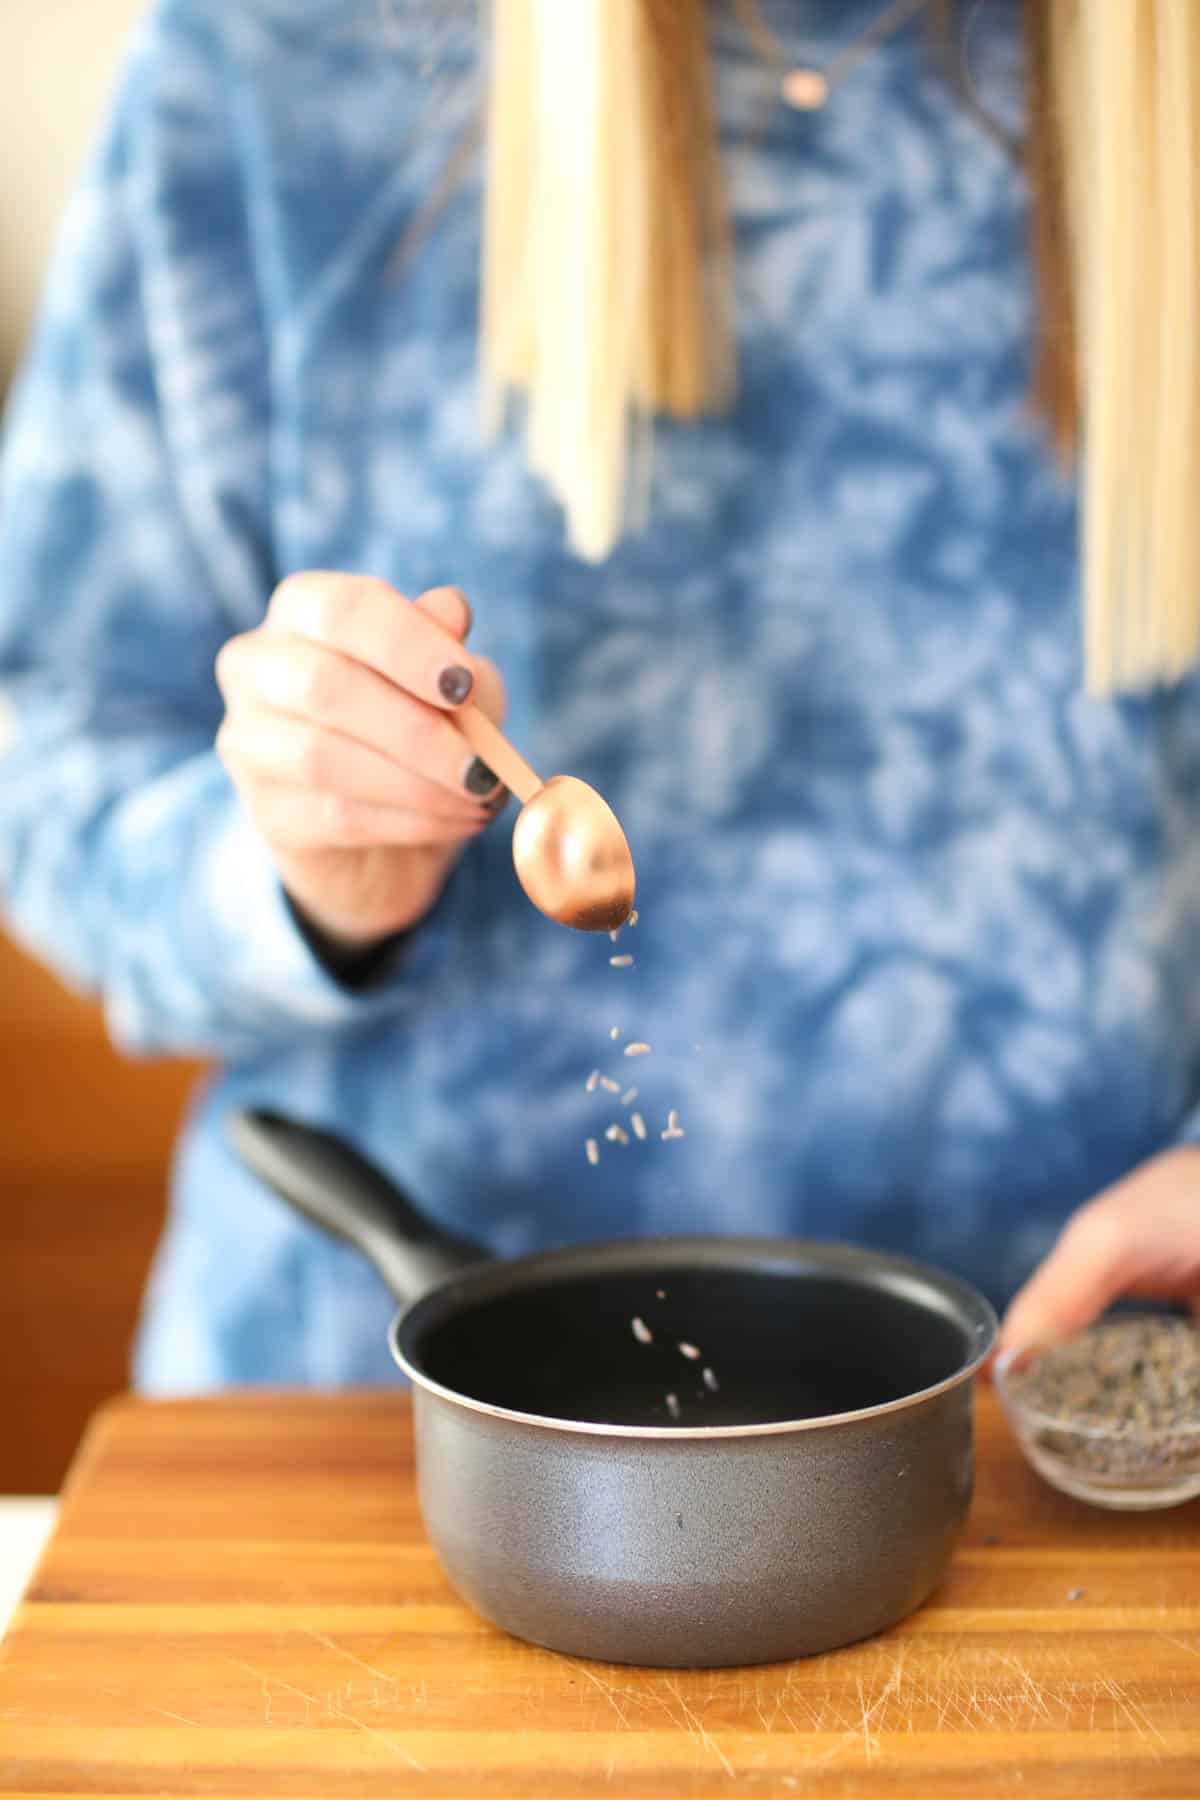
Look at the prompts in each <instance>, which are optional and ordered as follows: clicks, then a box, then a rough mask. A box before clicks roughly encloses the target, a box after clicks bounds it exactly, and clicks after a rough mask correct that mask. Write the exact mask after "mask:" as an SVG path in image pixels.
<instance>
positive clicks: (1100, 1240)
mask: <svg viewBox="0 0 1200 1800" xmlns="http://www.w3.org/2000/svg"><path fill="white" fill-rule="evenodd" d="M1133 1251H1134V1246H1133V1244H1132V1242H1130V1240H1129V1236H1128V1233H1127V1232H1126V1229H1125V1224H1124V1220H1123V1218H1122V1215H1121V1213H1120V1211H1119V1209H1117V1208H1115V1207H1113V1206H1112V1205H1110V1204H1106V1202H1105V1201H1104V1200H1094V1201H1093V1202H1092V1203H1091V1204H1090V1205H1089V1206H1085V1207H1083V1208H1081V1210H1080V1211H1079V1212H1077V1213H1076V1214H1075V1215H1074V1216H1073V1218H1071V1219H1070V1220H1069V1221H1068V1223H1067V1225H1066V1227H1065V1229H1064V1230H1063V1231H1062V1233H1061V1234H1060V1236H1059V1238H1058V1241H1057V1243H1056V1244H1055V1245H1054V1248H1053V1249H1052V1250H1051V1252H1050V1254H1049V1256H1048V1257H1047V1258H1046V1260H1045V1262H1043V1263H1042V1265H1041V1267H1040V1268H1038V1269H1036V1270H1035V1271H1034V1273H1033V1275H1032V1276H1031V1277H1030V1278H1029V1280H1028V1281H1027V1282H1026V1283H1025V1286H1024V1287H1023V1288H1022V1289H1021V1290H1020V1292H1019V1293H1018V1294H1017V1295H1016V1297H1015V1299H1014V1300H1013V1302H1012V1304H1011V1305H1010V1307H1009V1309H1008V1311H1007V1313H1006V1314H1005V1316H1004V1323H1003V1325H1002V1327H1001V1330H1000V1338H999V1343H998V1350H999V1353H1000V1355H1001V1356H1005V1355H1009V1356H1012V1355H1016V1354H1017V1353H1019V1352H1020V1351H1023V1350H1031V1349H1034V1348H1035V1347H1040V1346H1041V1345H1044V1344H1050V1343H1054V1342H1055V1341H1056V1340H1057V1339H1059V1338H1064V1337H1069V1336H1070V1334H1071V1333H1072V1332H1074V1331H1082V1330H1083V1328H1084V1326H1085V1325H1090V1324H1091V1322H1092V1320H1093V1319H1095V1318H1098V1317H1099V1315H1100V1314H1101V1313H1102V1312H1103V1311H1104V1309H1105V1307H1106V1306H1109V1305H1110V1304H1111V1303H1112V1301H1114V1300H1115V1299H1116V1298H1117V1296H1118V1295H1119V1294H1120V1293H1122V1292H1123V1291H1124V1289H1125V1287H1126V1285H1127V1281H1128V1278H1129V1276H1130V1275H1131V1273H1132V1256H1133Z"/></svg>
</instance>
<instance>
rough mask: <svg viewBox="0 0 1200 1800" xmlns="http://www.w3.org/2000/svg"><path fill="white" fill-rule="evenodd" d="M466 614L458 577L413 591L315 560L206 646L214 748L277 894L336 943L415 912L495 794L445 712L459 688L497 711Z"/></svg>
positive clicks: (399, 924)
mask: <svg viewBox="0 0 1200 1800" xmlns="http://www.w3.org/2000/svg"><path fill="white" fill-rule="evenodd" d="M470 625H471V609H470V607H469V606H468V604H467V602H466V600H465V598H464V597H463V595H462V594H460V593H459V592H458V590H457V589H456V588H436V589H433V590H432V591H431V592H429V593H427V594H423V595H422V596H421V598H420V599H419V600H417V601H416V602H415V603H413V604H411V605H410V604H409V602H408V601H407V600H405V599H404V598H403V596H402V595H400V594H398V593H397V592H396V591H395V590H394V589H393V588H390V587H389V586H388V585H387V583H386V582H383V581H375V580H372V579H371V578H369V577H367V576H359V575H337V574H326V573H323V572H320V571H312V572H309V573H306V574H302V575H292V576H289V577H288V579H287V580H286V581H284V582H282V583H281V584H280V586H279V587H278V588H277V589H276V591H275V593H274V595H273V596H272V599H271V604H270V607H269V609H268V611H267V616H266V618H265V620H264V621H263V623H262V624H261V625H260V626H259V627H258V629H257V630H255V631H249V632H246V633H245V635H244V636H241V637H235V638H231V639H230V640H229V642H228V643H227V644H225V645H224V647H223V648H222V650H221V652H220V655H219V656H218V658H217V681H218V683H219V685H220V689H221V693H222V695H223V696H224V699H225V709H226V710H225V719H224V722H223V724H222V726H221V729H220V731H219V733H218V735H217V750H218V752H219V754H220V756H221V758H222V759H223V761H224V763H225V765H226V767H227V768H228V770H229V773H230V775H231V776H232V778H233V781H234V785H235V786H236V788H237V790H238V793H239V794H240V795H241V798H242V800H243V802H244V804H245V806H246V807H247V809H248V811H249V812H250V814H251V816H252V818H253V819H254V822H255V824H256V825H257V826H258V829H259V831H260V832H261V833H262V835H263V837H264V838H265V839H266V841H267V844H268V845H269V847H270V850H271V854H272V856H273V857H274V860H275V865H276V867H277V868H278V870H279V874H280V878H281V880H282V881H283V884H284V886H285V887H286V888H287V890H288V892H289V894H290V895H291V896H292V898H293V900H295V901H296V902H297V904H298V905H299V906H300V907H301V908H302V909H303V911H304V913H305V914H306V915H307V917H308V918H309V919H310V920H311V921H312V922H313V924H314V925H316V926H317V927H318V929H319V930H321V931H322V932H323V933H324V934H325V935H326V936H327V937H329V938H330V939H331V940H333V942H335V943H337V944H339V945H344V946H346V947H347V948H354V947H356V946H359V945H367V944H370V943H372V942H374V941H375V940H377V939H379V938H382V937H385V936H387V935H388V934H389V933H391V932H394V931H400V930H403V929H404V928H405V927H407V926H410V925H413V924H415V923H416V921H417V920H418V919H420V918H421V917H422V916H423V915H424V914H425V913H426V912H427V911H428V910H429V908H430V906H431V905H432V904H433V902H434V900H435V899H436V898H437V896H438V894H439V893H440V891H441V888H442V885H443V883H444V881H445V879H446V876H447V874H448V873H449V871H450V868H451V865H452V863H453V862H454V859H455V857H456V855H457V854H458V852H459V851H460V850H461V848H462V846H463V845H464V844H465V843H466V842H467V841H468V840H469V839H470V838H472V837H474V836H475V835H476V834H477V833H478V832H480V831H482V830H483V828H484V826H485V825H487V824H488V823H489V821H490V820H491V819H492V818H494V817H495V815H496V812H497V811H498V810H499V808H500V807H501V806H503V804H504V801H505V799H506V798H507V795H506V792H505V790H504V789H503V788H501V787H500V786H499V784H498V782H497V781H496V778H495V777H494V775H493V774H492V773H491V771H490V770H489V769H487V768H486V767H485V765H484V764H482V763H481V762H479V761H478V759H477V758H476V757H475V756H474V754H473V752H472V751H471V749H470V747H469V746H468V744H467V742H466V740H465V738H463V737H462V736H461V735H460V733H459V732H458V731H457V730H456V729H455V727H454V725H453V724H452V723H451V720H450V718H449V717H448V716H447V715H448V714H450V713H452V712H453V710H454V708H455V707H456V706H459V705H461V704H462V702H463V701H464V700H466V699H467V698H468V697H469V698H471V699H472V700H474V701H475V702H476V703H477V704H478V705H479V706H480V707H481V708H482V709H483V711H484V712H486V713H487V714H488V716H489V717H490V718H491V719H492V720H494V721H495V723H497V724H499V723H500V721H501V720H502V718H503V716H504V688H503V684H502V682H501V680H500V676H499V674H498V672H497V670H496V669H495V667H494V666H493V665H492V664H491V663H489V662H488V661H487V659H486V658H482V657H473V656H471V655H470V654H469V653H468V652H467V651H466V650H465V649H464V648H463V643H464V640H465V638H466V635H467V632H468V631H469V630H470Z"/></svg>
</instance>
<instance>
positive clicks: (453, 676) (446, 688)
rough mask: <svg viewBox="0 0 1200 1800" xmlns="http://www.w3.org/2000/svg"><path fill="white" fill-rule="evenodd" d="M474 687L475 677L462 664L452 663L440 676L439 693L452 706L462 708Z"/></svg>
mask: <svg viewBox="0 0 1200 1800" xmlns="http://www.w3.org/2000/svg"><path fill="white" fill-rule="evenodd" d="M474 685H475V677H474V676H473V675H472V673H471V671H470V669H464V668H463V666H462V664H461V663H451V664H450V666H449V668H448V669H443V670H442V672H441V674H440V675H439V676H438V693H439V694H440V695H441V696H442V699H443V700H446V701H448V702H449V703H450V705H451V706H461V705H462V703H463V701H464V700H465V699H466V697H467V695H468V694H469V693H470V691H471V689H472V688H473V687H474Z"/></svg>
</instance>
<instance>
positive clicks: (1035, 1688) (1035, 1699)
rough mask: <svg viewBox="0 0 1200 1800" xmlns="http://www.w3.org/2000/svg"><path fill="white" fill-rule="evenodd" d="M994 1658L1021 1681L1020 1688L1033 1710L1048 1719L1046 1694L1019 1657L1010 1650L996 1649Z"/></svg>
mask: <svg viewBox="0 0 1200 1800" xmlns="http://www.w3.org/2000/svg"><path fill="white" fill-rule="evenodd" d="M996 1660H997V1662H999V1663H1003V1665H1004V1667H1005V1668H1006V1669H1011V1670H1012V1672H1013V1674H1014V1675H1015V1676H1016V1677H1017V1679H1018V1681H1019V1682H1020V1683H1021V1686H1022V1689H1023V1690H1024V1692H1025V1694H1026V1695H1027V1697H1028V1699H1029V1704H1030V1705H1031V1706H1032V1707H1033V1710H1034V1711H1035V1712H1038V1713H1041V1715H1042V1717H1043V1718H1046V1719H1048V1718H1049V1717H1050V1708H1049V1707H1048V1706H1047V1704H1046V1696H1045V1694H1044V1693H1043V1691H1042V1689H1041V1687H1040V1686H1039V1685H1038V1683H1037V1681H1036V1680H1035V1679H1034V1677H1033V1676H1032V1675H1031V1674H1030V1672H1029V1670H1028V1669H1027V1668H1026V1667H1025V1665H1024V1663H1023V1662H1022V1661H1021V1660H1020V1658H1019V1657H1017V1656H1014V1655H1013V1654H1012V1652H1011V1651H1007V1650H998V1651H997V1652H996Z"/></svg>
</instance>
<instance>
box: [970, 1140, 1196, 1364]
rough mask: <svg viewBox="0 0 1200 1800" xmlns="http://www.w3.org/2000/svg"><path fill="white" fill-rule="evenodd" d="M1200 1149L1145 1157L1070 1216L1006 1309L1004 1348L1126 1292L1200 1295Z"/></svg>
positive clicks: (1084, 1318) (1087, 1315) (1057, 1332)
mask: <svg viewBox="0 0 1200 1800" xmlns="http://www.w3.org/2000/svg"><path fill="white" fill-rule="evenodd" d="M1198 1194H1200V1150H1197V1149H1195V1148H1194V1147H1190V1146H1189V1147H1186V1148H1181V1149H1176V1150H1170V1151H1167V1152H1166V1153H1165V1154H1164V1155H1162V1156H1158V1157H1155V1158H1154V1159H1153V1160H1152V1161H1151V1162H1148V1163H1144V1164H1143V1165H1142V1167H1141V1168H1140V1169H1137V1170H1135V1171H1134V1173H1133V1174H1132V1175H1129V1176H1126V1178H1125V1180H1124V1181H1119V1182H1117V1184H1116V1185H1115V1187H1111V1188H1108V1189H1107V1190H1106V1191H1105V1192H1104V1193H1103V1194H1101V1195H1100V1196H1099V1197H1098V1198H1097V1199H1095V1200H1092V1201H1091V1202H1089V1204H1088V1205H1087V1206H1084V1207H1081V1208H1080V1210H1079V1211H1078V1212H1077V1213H1075V1214H1074V1216H1073V1217H1072V1218H1071V1219H1069V1220H1068V1222H1067V1224H1066V1227H1065V1229H1064V1230H1063V1232H1062V1235H1061V1236H1060V1237H1059V1239H1058V1242H1057V1243H1056V1244H1055V1246H1054V1248H1053V1250H1051V1252H1050V1254H1049V1256H1048V1257H1047V1258H1046V1260H1045V1262H1044V1263H1043V1264H1042V1266H1041V1268H1040V1269H1038V1270H1037V1271H1036V1272H1035V1273H1034V1275H1033V1276H1032V1277H1031V1278H1030V1280H1029V1281H1027V1282H1026V1284H1025V1286H1024V1287H1023V1288H1022V1289H1021V1291H1020V1293H1019V1294H1018V1295H1017V1296H1016V1298H1015V1299H1014V1301H1013V1303H1012V1305H1011V1306H1010V1307H1009V1309H1008V1313H1007V1315H1006V1317H1005V1320H1004V1325H1003V1329H1002V1330H1001V1333H1000V1350H1001V1353H1002V1354H1003V1353H1005V1352H1008V1353H1016V1352H1018V1351H1020V1350H1026V1349H1030V1348H1032V1347H1033V1346H1034V1345H1037V1344H1042V1343H1048V1342H1051V1341H1053V1340H1054V1339H1055V1338H1061V1337H1066V1336H1068V1335H1069V1334H1070V1333H1071V1332H1073V1331H1080V1330H1082V1329H1083V1327H1084V1326H1085V1325H1090V1324H1091V1322H1092V1320H1093V1319H1095V1318H1097V1317H1098V1316H1099V1314H1100V1313H1102V1312H1103V1311H1104V1309H1105V1307H1107V1306H1109V1305H1111V1304H1112V1302H1113V1301H1114V1300H1116V1299H1119V1298H1120V1297H1121V1296H1122V1295H1126V1294H1128V1295H1130V1296H1134V1297H1137V1298H1140V1299H1153V1300H1195V1299H1196V1297H1197V1296H1200V1206H1198V1205H1197V1196H1198Z"/></svg>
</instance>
